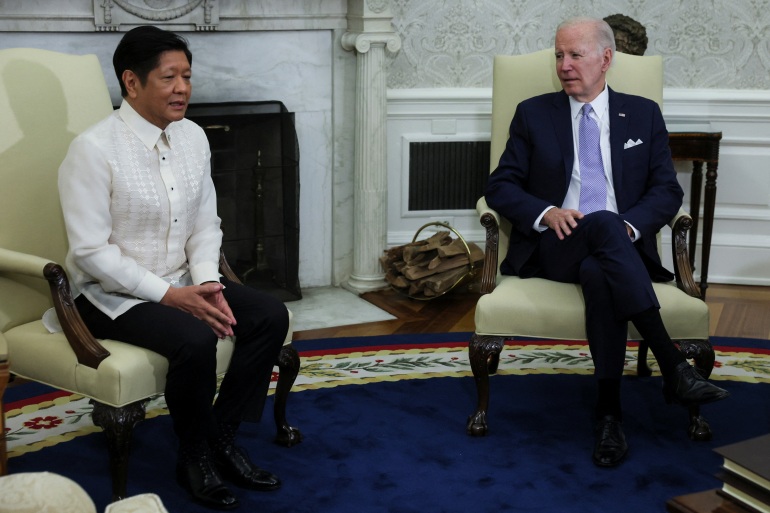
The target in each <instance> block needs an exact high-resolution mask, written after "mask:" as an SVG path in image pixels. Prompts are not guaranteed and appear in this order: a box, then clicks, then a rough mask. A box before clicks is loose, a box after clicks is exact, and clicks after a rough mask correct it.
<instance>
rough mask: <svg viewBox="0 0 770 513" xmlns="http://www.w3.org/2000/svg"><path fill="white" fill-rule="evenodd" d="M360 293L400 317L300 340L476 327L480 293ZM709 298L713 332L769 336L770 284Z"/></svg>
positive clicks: (715, 289) (715, 287)
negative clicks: (428, 296) (416, 296)
mask: <svg viewBox="0 0 770 513" xmlns="http://www.w3.org/2000/svg"><path fill="white" fill-rule="evenodd" d="M361 297H362V298H364V299H366V300H367V301H369V302H370V303H372V304H374V305H375V306H377V307H379V308H381V309H383V310H385V311H386V312H388V313H390V314H391V315H393V316H395V317H396V319H394V320H389V321H380V322H371V323H365V324H356V325H351V326H339V327H334V328H321V329H315V330H307V331H299V332H296V333H295V334H294V338H295V340H309V339H316V338H335V337H352V336H373V335H392V334H400V333H442V332H457V331H463V332H468V331H473V315H474V311H475V308H476V301H477V300H478V298H479V294H478V293H475V292H470V291H465V290H453V291H452V292H450V293H449V294H446V295H444V296H441V297H439V298H436V299H433V300H430V301H417V300H413V299H409V298H408V297H405V296H403V295H401V294H399V293H397V292H395V291H393V290H390V289H385V290H381V291H376V292H367V293H365V294H363V295H362V296H361ZM706 303H707V304H708V305H709V310H710V312H711V326H710V333H711V335H712V336H721V337H746V338H757V339H765V340H770V287H756V286H746V285H720V284H712V285H710V286H709V288H708V292H707V295H706Z"/></svg>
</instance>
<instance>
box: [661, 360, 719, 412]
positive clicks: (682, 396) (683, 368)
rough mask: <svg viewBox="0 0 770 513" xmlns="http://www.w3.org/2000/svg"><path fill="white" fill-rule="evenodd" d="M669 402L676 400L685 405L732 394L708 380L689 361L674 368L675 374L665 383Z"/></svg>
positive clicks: (709, 401) (664, 386) (710, 401)
mask: <svg viewBox="0 0 770 513" xmlns="http://www.w3.org/2000/svg"><path fill="white" fill-rule="evenodd" d="M663 395H664V397H665V398H666V402H667V403H671V402H675V403H679V404H682V405H684V406H691V405H697V404H706V403H713V402H714V401H719V400H720V399H724V398H725V397H727V396H729V395H730V392H728V391H727V390H724V389H722V388H719V387H718V386H716V385H714V384H712V383H710V382H708V381H707V380H706V379H704V378H703V376H701V375H700V373H699V372H698V371H697V369H695V367H693V366H692V365H690V364H689V363H687V362H682V363H680V364H679V365H677V366H676V369H674V376H673V378H672V379H670V380H666V382H665V383H664V385H663Z"/></svg>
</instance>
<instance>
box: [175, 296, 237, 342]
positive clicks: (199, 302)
mask: <svg viewBox="0 0 770 513" xmlns="http://www.w3.org/2000/svg"><path fill="white" fill-rule="evenodd" d="M223 288H224V286H223V285H222V284H221V283H215V282H211V283H204V284H202V285H190V286H187V287H169V289H168V291H166V294H165V295H164V296H163V299H161V300H160V304H162V305H166V306H172V307H174V308H178V309H179V310H182V311H183V312H187V313H189V314H190V315H193V316H194V317H196V318H198V319H200V320H202V321H203V322H205V323H206V324H208V325H209V326H211V329H212V330H214V333H216V334H217V337H219V338H225V337H228V336H232V335H233V328H232V326H233V325H234V324H235V319H234V318H233V317H232V313H229V315H228V312H229V311H230V309H229V307H227V308H226V309H225V311H223V310H221V309H219V308H217V307H216V306H215V305H214V304H212V301H209V299H210V298H211V297H212V296H215V295H217V294H221V293H222V289H223ZM226 304H227V303H226V302H225V305H226Z"/></svg>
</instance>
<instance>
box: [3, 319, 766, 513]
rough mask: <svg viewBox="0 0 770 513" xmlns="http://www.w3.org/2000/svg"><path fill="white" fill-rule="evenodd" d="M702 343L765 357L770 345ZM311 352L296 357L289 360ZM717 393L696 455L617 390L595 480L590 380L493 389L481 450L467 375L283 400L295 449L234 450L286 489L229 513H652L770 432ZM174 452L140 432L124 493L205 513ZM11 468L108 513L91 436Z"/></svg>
mask: <svg viewBox="0 0 770 513" xmlns="http://www.w3.org/2000/svg"><path fill="white" fill-rule="evenodd" d="M465 335H466V334H459V335H458V334H449V335H447V334H444V335H443V337H441V336H439V337H437V338H432V337H419V336H417V337H415V336H413V335H410V336H404V338H399V337H387V338H383V337H368V338H364V339H349V340H340V339H336V340H338V342H339V344H338V345H337V346H336V347H363V346H379V345H383V344H389V343H404V342H407V341H408V342H411V343H424V344H432V343H439V342H441V341H442V340H443V341H461V340H467V337H466V336H465ZM406 337H408V338H406ZM330 342H331V341H325V343H326V347H329V343H330ZM712 342H713V343H714V345H715V346H731V345H735V344H740V346H741V347H749V344H755V346H754V347H756V348H760V349H769V348H770V342H769V341H745V340H741V341H737V340H734V339H713V340H712ZM343 344H349V345H348V346H344V345H343ZM322 345H323V342H317V341H309V342H297V343H296V346H297V348H298V349H299V350H300V351H301V352H302V351H312V350H314V349H316V348H320V347H322ZM719 385H720V386H723V387H724V388H727V389H728V390H730V392H732V394H733V395H732V397H731V398H729V399H727V400H725V401H722V402H719V403H715V404H712V405H707V406H705V407H704V408H703V414H704V416H706V418H707V419H708V420H709V422H710V424H711V426H712V428H713V431H714V433H715V436H714V440H712V441H710V442H692V441H690V440H689V439H688V438H687V434H686V427H687V415H686V411H685V410H683V409H682V408H680V407H677V406H668V405H666V404H665V403H664V401H663V397H662V394H661V389H660V386H661V384H660V379H659V378H657V377H652V378H643V379H639V378H636V377H628V378H627V379H625V380H624V386H623V401H624V405H625V432H626V436H627V438H628V441H629V445H630V451H629V455H628V459H627V460H626V462H625V463H624V464H623V465H621V466H620V467H618V468H614V469H600V468H597V467H595V466H594V465H593V464H592V463H591V460H590V454H591V449H592V444H593V436H592V422H591V418H590V412H591V409H592V406H593V403H594V398H595V388H594V380H593V378H592V377H591V376H586V375H562V374H557V375H526V376H521V375H499V376H494V377H492V379H491V388H492V394H491V398H492V399H491V401H492V402H491V406H490V411H489V423H490V432H489V434H488V435H487V436H486V437H482V438H472V437H469V436H467V435H466V434H465V420H466V418H467V416H468V415H469V414H470V413H471V412H472V411H473V409H474V407H475V401H476V391H475V386H474V384H473V378H471V377H444V378H432V379H411V380H401V381H396V382H379V383H369V384H366V385H348V386H340V387H336V388H321V389H317V390H306V391H302V392H298V393H294V394H292V396H291V397H290V402H289V418H290V421H291V423H292V424H293V425H295V426H297V427H298V428H300V429H301V430H302V433H303V435H304V441H303V442H302V443H301V444H299V445H297V446H295V447H292V448H283V447H279V446H277V445H274V444H272V443H270V441H271V440H272V437H273V435H274V427H273V425H272V422H271V415H265V419H264V420H263V421H262V423H261V424H256V425H248V426H245V429H244V430H243V433H242V435H241V436H240V443H241V444H242V445H244V446H245V447H247V449H248V450H249V452H250V454H251V455H252V458H253V459H254V460H255V461H256V462H257V463H259V464H261V465H263V466H264V467H266V468H269V469H270V470H272V471H274V472H275V473H277V474H278V475H279V476H280V477H281V478H282V480H283V487H282V488H281V489H280V490H278V491H276V492H268V493H258V492H246V491H241V490H234V491H236V493H237V494H238V496H239V499H240V501H241V508H240V510H239V511H244V512H249V513H251V512H256V511H265V512H294V513H302V512H313V513H326V512H330V513H347V512H351V513H352V512H357V513H359V512H366V513H370V512H371V513H377V512H389V513H402V512H403V513H407V512H499V511H517V512H527V511H534V512H549V513H550V512H565V511H569V512H591V513H594V512H623V513H635V512H640V513H641V512H644V513H649V512H653V511H661V512H662V511H664V510H665V506H664V504H665V501H666V500H667V499H669V498H671V497H674V496H677V495H682V494H687V493H692V492H697V491H701V490H706V489H710V488H714V487H717V486H719V484H720V483H719V481H718V480H717V479H716V478H715V477H714V474H715V473H716V472H717V471H718V470H719V466H720V464H721V458H720V457H719V456H718V455H717V454H716V453H714V452H713V450H712V449H713V448H715V447H718V446H721V445H725V444H729V443H733V442H737V441H740V440H743V439H747V438H752V437H755V436H759V435H761V434H766V433H767V432H768V431H770V387H769V385H768V384H758V383H744V382H738V381H720V382H719ZM25 387H26V385H24V386H22V387H18V389H23V388H25ZM13 390H14V389H11V390H10V391H13ZM6 399H8V398H6ZM271 400H272V399H271ZM271 406H272V404H271V403H269V404H268V408H270V407H271ZM174 448H175V440H174V437H173V434H172V432H171V427H170V421H169V419H168V417H167V416H161V417H157V418H154V419H151V420H148V421H145V422H143V423H141V424H139V425H138V426H137V428H136V431H135V436H134V441H133V446H132V455H131V468H130V470H129V487H128V492H129V494H131V495H133V494H138V493H145V492H154V493H157V494H158V495H160V496H161V498H162V499H163V501H164V503H165V505H166V507H167V509H168V510H169V511H170V512H171V513H181V512H185V513H187V512H189V513H197V512H203V511H209V510H206V509H204V508H201V507H197V506H195V505H194V504H192V503H191V502H189V500H188V498H187V496H186V494H185V493H184V492H183V491H182V490H181V489H179V488H178V487H177V485H176V484H175V482H174V479H173V475H174V461H175V450H174ZM9 466H10V471H11V472H14V473H16V472H32V471H41V470H46V471H52V472H58V473H60V474H63V475H65V476H67V477H70V478H72V479H74V480H75V481H77V482H78V483H80V484H81V485H82V486H83V487H84V488H85V489H86V491H87V492H88V493H89V494H90V495H91V497H92V498H93V499H94V502H95V503H96V505H97V509H98V510H99V511H102V510H103V509H104V507H105V506H106V505H107V503H108V500H109V493H110V479H109V475H108V472H107V468H106V453H105V446H104V439H103V437H102V436H101V435H100V434H98V433H97V434H93V435H88V436H82V437H78V438H76V439H74V440H73V441H71V442H67V443H61V444H58V445H56V446H53V447H49V448H45V449H43V450H41V451H38V452H32V453H27V454H24V455H22V456H19V457H15V458H12V459H11V460H10V461H9ZM0 500H1V499H0Z"/></svg>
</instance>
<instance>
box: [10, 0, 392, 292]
mask: <svg viewBox="0 0 770 513" xmlns="http://www.w3.org/2000/svg"><path fill="white" fill-rule="evenodd" d="M390 20H391V18H390V14H389V2H388V1H387V0H314V1H307V0H260V1H255V0H228V1H219V0H34V1H30V0H4V1H3V2H2V8H0V49H2V48H12V47H33V48H43V49H48V50H55V51H61V52H66V53H75V54H85V53H93V54H96V55H97V57H98V58H99V60H100V62H101V64H102V67H103V69H104V75H105V78H106V80H107V84H108V87H109V89H110V95H111V98H112V100H113V103H114V104H115V105H118V104H119V103H120V90H119V86H118V82H117V79H116V78H115V75H114V72H113V70H112V52H113V50H114V48H115V46H116V45H117V43H118V41H119V39H120V37H121V36H122V33H123V32H125V31H126V30H129V29H130V28H132V27H134V26H137V25H143V24H152V25H157V26H160V27H162V28H167V29H169V30H174V31H177V32H180V33H182V35H184V36H185V37H186V38H187V39H188V41H189V43H190V47H191V50H192V53H193V96H192V102H193V103H224V102H263V101H276V102H280V103H281V104H283V105H285V107H286V109H287V110H288V111H290V112H292V113H293V114H294V120H295V126H296V133H297V140H298V144H299V154H300V156H301V161H300V165H299V182H300V189H301V195H300V205H299V210H300V216H299V218H300V219H299V226H300V227H301V228H300V236H299V239H300V244H299V245H300V251H299V281H300V283H301V284H302V287H303V288H304V287H315V286H326V285H342V286H345V287H347V288H350V289H351V290H354V291H365V290H371V289H375V288H381V287H382V286H384V281H383V280H382V272H381V271H380V269H379V263H378V260H377V257H378V256H379V254H380V253H381V252H382V250H383V249H384V248H385V244H386V229H387V226H386V212H385V210H386V207H387V206H386V188H387V184H386V178H385V175H386V171H385V162H384V158H385V157H384V155H385V150H384V147H385V140H384V138H385V130H384V119H385V76H384V75H385V73H384V68H385V66H384V55H385V52H386V51H396V50H398V48H399V46H400V41H399V40H398V37H397V36H396V35H395V34H394V33H393V31H392V27H391V23H390ZM12 144H13V141H0V152H2V151H3V150H4V149H5V148H6V147H9V146H10V145H12Z"/></svg>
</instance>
